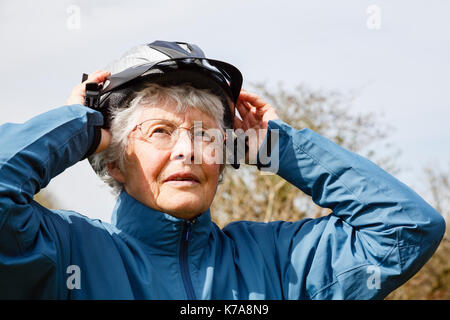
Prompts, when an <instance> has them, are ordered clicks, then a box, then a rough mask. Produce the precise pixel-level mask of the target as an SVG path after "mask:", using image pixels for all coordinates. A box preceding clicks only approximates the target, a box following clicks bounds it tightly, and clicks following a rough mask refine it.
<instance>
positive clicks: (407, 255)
mask: <svg viewBox="0 0 450 320" xmlns="http://www.w3.org/2000/svg"><path fill="white" fill-rule="evenodd" d="M274 129H276V130H277V132H278V136H279V139H278V141H277V143H278V147H279V148H278V150H279V157H275V156H274V155H272V159H271V161H278V159H279V163H278V164H277V167H278V172H277V173H278V175H280V176H281V177H283V178H284V179H286V180H287V181H289V182H290V183H292V184H293V185H295V186H296V187H298V188H299V189H301V190H302V191H303V192H304V193H306V194H308V195H309V196H311V197H312V200H313V201H314V202H315V203H316V204H317V205H319V206H321V207H324V208H330V209H331V210H332V213H331V214H330V215H328V216H325V217H321V218H318V219H304V220H301V221H297V222H273V223H271V224H270V225H271V227H272V229H273V234H274V243H275V247H276V251H277V252H276V255H277V256H278V260H279V270H280V273H281V275H280V276H281V280H282V283H283V290H284V295H285V297H286V298H290V299H300V298H305V299H382V298H384V297H386V296H387V295H388V294H389V293H390V292H391V291H392V290H394V289H396V288H397V287H399V286H400V285H401V284H403V283H404V282H405V281H407V280H408V279H409V278H410V277H411V276H412V275H414V274H415V273H416V272H417V271H418V270H419V269H420V268H421V267H422V266H423V265H424V264H425V262H426V261H427V260H428V259H429V258H430V257H431V256H432V254H433V253H434V251H435V250H436V248H437V247H438V245H439V243H440V241H441V239H442V237H443V234H444V231H445V222H444V220H443V218H442V216H441V215H440V214H439V213H438V212H437V211H435V210H434V209H433V208H432V207H431V206H430V205H429V204H427V203H426V202H425V201H424V200H423V199H422V198H421V197H419V196H418V195H417V194H416V193H415V192H414V191H412V190H411V189H410V188H409V187H407V186H406V185H404V184H403V183H401V182H400V181H398V180H396V179H395V178H394V177H393V176H391V175H389V174H388V173H387V172H385V171H384V170H382V169H381V168H379V167H378V166H376V165H375V164H374V163H372V162H371V161H369V160H367V159H366V158H364V157H361V156H359V155H357V154H355V153H353V152H350V151H348V150H345V149H343V148H341V147H340V146H338V145H337V144H335V143H333V142H332V141H330V140H328V139H326V138H324V137H323V136H321V135H319V134H318V133H316V132H314V131H312V130H310V129H303V130H296V129H293V128H292V127H290V126H289V125H287V124H286V123H284V122H283V121H281V120H276V121H270V122H269V132H270V131H272V130H274ZM275 148H276V147H275Z"/></svg>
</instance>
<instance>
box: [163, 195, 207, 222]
mask: <svg viewBox="0 0 450 320" xmlns="http://www.w3.org/2000/svg"><path fill="white" fill-rule="evenodd" d="M160 196H161V195H160ZM158 200H159V201H158V206H159V207H160V208H161V209H162V210H163V211H164V212H166V213H168V214H170V215H173V216H175V217H177V218H183V219H192V218H194V217H196V216H198V215H199V214H201V213H202V212H204V211H206V210H207V209H208V208H209V206H208V205H207V204H206V203H205V199H203V198H202V197H201V196H199V195H196V194H192V193H190V192H176V193H173V194H172V195H171V196H170V197H169V198H167V199H161V197H160V198H159V199H158Z"/></svg>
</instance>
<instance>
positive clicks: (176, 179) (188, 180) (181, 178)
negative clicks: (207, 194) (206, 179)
mask: <svg viewBox="0 0 450 320" xmlns="http://www.w3.org/2000/svg"><path fill="white" fill-rule="evenodd" d="M164 182H165V183H168V184H170V185H172V186H180V187H183V186H184V187H188V186H195V185H198V184H200V179H199V178H198V177H197V176H196V175H195V174H193V173H191V172H177V173H174V174H171V175H170V176H169V177H167V178H166V179H165V180H164Z"/></svg>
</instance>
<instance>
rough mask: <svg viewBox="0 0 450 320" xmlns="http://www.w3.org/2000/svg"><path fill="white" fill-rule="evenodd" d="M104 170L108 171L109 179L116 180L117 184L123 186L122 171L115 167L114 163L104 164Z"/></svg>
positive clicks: (123, 176)
mask: <svg viewBox="0 0 450 320" xmlns="http://www.w3.org/2000/svg"><path fill="white" fill-rule="evenodd" d="M106 169H107V170H108V173H109V175H110V176H111V177H113V178H114V179H115V180H117V181H118V182H120V183H122V184H124V183H125V181H126V179H125V175H124V173H123V172H122V170H120V168H119V166H118V165H117V163H116V162H109V163H107V164H106Z"/></svg>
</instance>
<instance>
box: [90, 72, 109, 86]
mask: <svg viewBox="0 0 450 320" xmlns="http://www.w3.org/2000/svg"><path fill="white" fill-rule="evenodd" d="M110 75H111V72H109V71H101V70H97V71H95V72H93V73H91V74H90V75H89V76H88V78H87V80H86V81H85V83H87V82H96V83H100V82H104V81H105V80H106V78H107V77H109V76H110Z"/></svg>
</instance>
